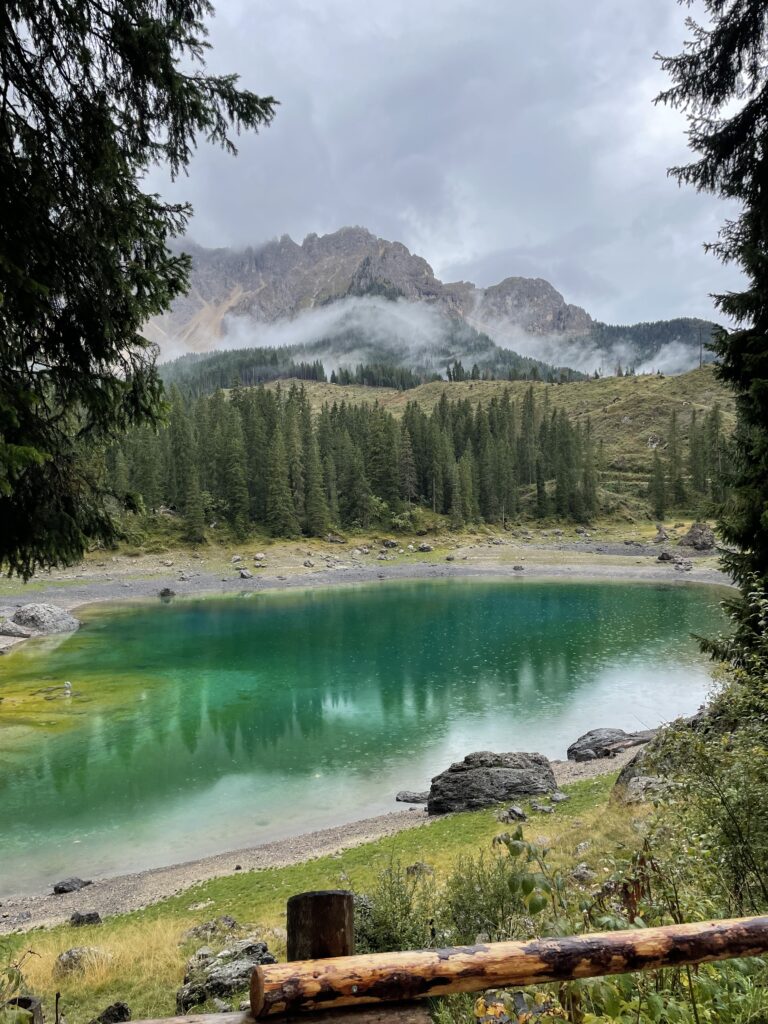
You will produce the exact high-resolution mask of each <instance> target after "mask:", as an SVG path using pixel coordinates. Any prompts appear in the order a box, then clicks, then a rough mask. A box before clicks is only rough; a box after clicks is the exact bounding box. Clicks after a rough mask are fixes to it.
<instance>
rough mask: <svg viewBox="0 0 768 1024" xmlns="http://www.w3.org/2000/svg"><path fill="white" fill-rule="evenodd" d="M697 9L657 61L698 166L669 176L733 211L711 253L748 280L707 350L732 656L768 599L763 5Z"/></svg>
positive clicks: (766, 31) (755, 629) (767, 84)
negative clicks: (719, 438)
mask: <svg viewBox="0 0 768 1024" xmlns="http://www.w3.org/2000/svg"><path fill="white" fill-rule="evenodd" d="M703 7H704V11H705V15H706V19H707V24H706V25H705V26H700V25H697V24H695V23H694V22H693V21H691V20H689V23H688V24H689V26H690V28H691V31H692V34H693V39H692V41H691V42H690V43H688V44H687V46H686V47H685V49H684V50H683V52H682V53H680V54H679V55H677V56H674V57H667V58H664V59H663V60H662V67H663V68H664V69H665V70H666V71H668V72H669V74H670V76H671V79H672V86H671V88H670V89H669V90H668V91H667V92H665V93H663V94H662V95H661V96H660V97H659V98H660V99H661V100H662V101H663V102H665V103H667V104H669V105H670V106H673V107H675V108H677V109H680V110H683V111H684V112H685V113H686V115H687V117H688V122H689V131H688V140H689V145H690V146H691V148H692V149H693V151H694V153H696V154H697V157H698V158H697V159H696V161H695V162H694V163H691V164H689V165H688V166H685V167H678V168H674V169H673V173H674V174H675V175H676V176H677V178H678V180H680V181H681V182H686V183H688V184H691V185H693V186H694V187H695V188H697V189H699V190H703V191H706V192H711V193H714V194H715V195H718V196H723V197H727V198H728V199H729V201H731V202H734V201H735V202H738V203H739V204H740V206H741V211H740V213H739V215H738V217H736V218H735V219H730V220H728V221H727V222H726V224H725V226H724V227H723V228H722V230H721V232H720V237H719V240H718V242H717V243H716V244H715V245H713V246H710V248H711V249H712V250H713V251H714V252H715V254H716V255H717V256H718V257H719V258H720V259H722V260H723V261H725V262H731V263H735V264H736V265H737V266H738V267H739V269H740V270H741V272H742V273H743V274H744V276H745V277H746V288H744V290H742V291H740V292H738V291H732V292H727V293H725V294H723V295H718V296H716V303H717V306H718V307H719V309H720V311H721V312H722V313H723V314H725V316H726V317H727V318H728V319H729V320H732V321H733V322H735V323H736V325H737V329H736V330H734V331H732V332H729V331H728V330H726V329H725V328H722V329H720V330H718V331H716V332H715V333H714V336H713V343H712V347H713V348H714V350H715V353H716V354H717V356H718V363H717V366H716V373H717V375H718V377H719V378H720V380H722V381H724V382H725V383H726V384H727V385H728V386H729V387H730V388H731V389H732V390H733V392H734V394H735V397H736V414H737V421H736V432H735V445H734V452H733V455H732V457H731V459H730V460H729V461H730V462H731V464H732V465H731V473H730V476H731V490H730V493H729V496H728V500H727V501H725V502H722V503H721V505H720V507H719V512H718V526H719V530H720V534H721V536H722V537H723V539H724V540H725V542H726V543H727V544H728V545H730V549H729V550H728V551H727V552H725V553H724V554H723V556H722V560H723V564H724V566H725V568H726V570H727V571H728V572H729V573H730V574H731V576H732V578H733V579H734V580H735V582H736V583H737V584H738V586H739V587H740V589H741V592H742V597H743V600H742V603H741V605H740V607H738V608H734V611H735V612H736V613H737V616H738V619H739V630H738V633H737V637H736V643H735V646H734V647H732V648H731V650H732V651H736V650H738V649H744V648H748V647H750V646H752V645H754V644H755V643H758V642H760V633H761V631H762V628H764V627H761V626H760V625H759V624H758V623H757V621H756V619H755V618H754V615H753V614H752V612H751V611H750V604H749V595H750V594H753V593H755V592H761V593H762V594H764V595H765V594H768V259H766V251H768V188H766V181H768V171H767V168H768V155H767V154H766V149H765V139H766V123H767V114H766V90H767V89H768V70H767V69H768V60H767V59H766V55H767V54H768V24H767V23H766V8H765V2H764V0H743V2H740V3H725V2H724V0H704V3H703ZM752 607H754V603H753V604H752ZM762 642H764V640H763V641H762ZM719 653H721V654H722V653H723V649H722V648H720V649H719ZM732 657H733V656H732Z"/></svg>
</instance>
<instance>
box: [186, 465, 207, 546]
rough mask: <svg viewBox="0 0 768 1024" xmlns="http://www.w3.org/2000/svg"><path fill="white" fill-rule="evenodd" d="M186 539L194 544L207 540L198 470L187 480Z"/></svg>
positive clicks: (194, 470) (193, 470)
mask: <svg viewBox="0 0 768 1024" xmlns="http://www.w3.org/2000/svg"><path fill="white" fill-rule="evenodd" d="M184 539H185V540H188V541H190V542H191V543H192V544H200V543H202V542H203V541H204V540H205V518H204V513H203V498H202V495H201V493H200V483H199V481H198V479H197V469H194V468H193V469H192V470H191V472H190V473H189V476H188V479H187V493H186V495H185V499H184Z"/></svg>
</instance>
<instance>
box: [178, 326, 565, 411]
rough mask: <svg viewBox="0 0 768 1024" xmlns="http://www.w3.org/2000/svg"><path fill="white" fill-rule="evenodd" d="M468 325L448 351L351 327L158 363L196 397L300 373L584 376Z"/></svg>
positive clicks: (386, 381)
mask: <svg viewBox="0 0 768 1024" xmlns="http://www.w3.org/2000/svg"><path fill="white" fill-rule="evenodd" d="M468 332H469V329H467V331H466V332H464V333H463V334H460V335H458V336H457V338H456V339H455V341H456V344H455V345H454V347H453V348H448V349H447V350H446V351H445V352H442V351H440V350H439V349H435V351H434V352H432V353H430V354H429V355H427V354H426V353H422V354H421V356H418V355H414V354H410V355H409V351H408V346H407V345H403V346H401V348H402V351H399V352H398V353H395V354H391V353H387V352H386V351H384V350H374V349H373V348H372V344H371V341H370V339H367V338H366V337H364V336H362V335H359V334H356V333H354V332H346V333H343V334H339V335H336V336H334V337H332V338H323V339H320V340H319V341H316V342H312V343H311V344H309V345H304V346H301V345H283V346H276V347H272V348H242V349H225V350H223V351H218V352H205V353H194V352H190V353H187V354H186V355H183V356H179V357H178V358H176V359H173V360H170V361H169V362H167V363H163V364H162V365H161V366H159V367H158V369H159V372H160V376H161V377H162V379H163V383H164V384H165V386H166V388H171V387H173V386H174V385H176V386H177V387H178V388H180V390H181V391H182V392H183V393H184V394H187V395H192V396H194V397H197V396H199V395H209V394H212V393H213V392H214V391H215V390H216V388H228V387H229V386H230V384H231V382H232V381H233V380H239V381H240V382H241V384H243V385H244V386H246V387H254V386H256V385H257V384H266V383H269V382H271V381H275V380H290V379H298V380H319V381H324V382H327V381H330V382H331V383H332V384H342V385H348V384H361V385H365V386H366V387H377V388H382V387H386V388H397V389H398V390H399V391H406V390H408V389H410V388H416V387H418V386H419V385H420V384H426V383H427V382H429V381H432V380H443V379H447V380H449V381H461V380H509V381H517V380H531V381H547V382H548V383H550V384H555V383H557V384H563V383H569V382H571V381H574V380H583V379H584V376H585V375H584V374H583V373H579V372H578V371H576V370H571V369H568V368H567V367H556V366H552V365H550V364H549V363H543V362H541V361H540V360H538V359H531V358H529V357H527V356H521V355H518V354H517V353H516V352H513V351H511V350H510V349H502V348H499V347H498V346H497V345H494V343H493V342H492V341H491V339H490V338H488V337H487V336H486V335H481V334H478V332H476V331H474V332H471V333H468ZM465 335H466V336H465ZM459 343H460V344H459ZM457 350H459V351H462V352H465V353H466V355H465V358H466V359H467V368H465V367H464V365H463V363H462V361H461V359H459V358H457V357H455V356H452V355H450V352H452V351H454V352H455V351H457ZM355 352H367V353H369V355H368V357H367V358H365V359H362V360H360V359H354V353H355ZM443 357H445V358H443ZM414 360H415V361H414ZM324 361H325V362H327V363H329V364H333V365H334V366H335V368H334V369H332V370H331V371H330V374H329V373H327V372H326V369H325V365H324Z"/></svg>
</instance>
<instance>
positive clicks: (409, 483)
mask: <svg viewBox="0 0 768 1024" xmlns="http://www.w3.org/2000/svg"><path fill="white" fill-rule="evenodd" d="M398 463H399V465H398V470H399V477H400V497H401V498H403V499H404V500H405V501H406V502H408V504H409V505H410V504H411V502H412V501H413V500H414V499H415V497H416V495H417V488H418V479H417V477H416V460H415V459H414V457H413V444H412V443H411V435H410V433H409V432H408V427H406V426H405V425H403V428H402V430H401V433H400V445H399V448H398Z"/></svg>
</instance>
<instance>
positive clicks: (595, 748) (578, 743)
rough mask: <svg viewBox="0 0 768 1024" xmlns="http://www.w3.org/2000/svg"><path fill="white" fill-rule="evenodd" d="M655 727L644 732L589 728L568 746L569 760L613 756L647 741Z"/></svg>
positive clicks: (650, 738) (651, 736)
mask: <svg viewBox="0 0 768 1024" xmlns="http://www.w3.org/2000/svg"><path fill="white" fill-rule="evenodd" d="M656 732H657V730H656V729H648V730H646V731H644V732H624V730H623V729H591V730H590V731H589V732H585V733H584V735H583V736H579V738H578V739H577V740H575V741H574V742H573V743H572V744H571V745H570V747H568V760H569V761H594V760H596V759H597V758H601V757H614V756H615V755H616V754H618V753H620V752H621V751H622V750H627V748H628V747H637V746H640V744H642V743H648V742H649V740H652V739H653V737H654V736H655V735H656Z"/></svg>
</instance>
